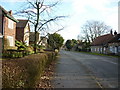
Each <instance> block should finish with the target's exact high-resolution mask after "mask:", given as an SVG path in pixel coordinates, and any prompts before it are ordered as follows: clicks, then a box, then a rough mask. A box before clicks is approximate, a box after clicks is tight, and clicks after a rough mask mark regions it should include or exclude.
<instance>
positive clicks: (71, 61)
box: [52, 50, 118, 88]
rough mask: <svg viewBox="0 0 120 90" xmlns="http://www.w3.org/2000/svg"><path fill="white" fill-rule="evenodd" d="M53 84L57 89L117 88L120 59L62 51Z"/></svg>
mask: <svg viewBox="0 0 120 90" xmlns="http://www.w3.org/2000/svg"><path fill="white" fill-rule="evenodd" d="M52 83H53V85H54V87H55V88H117V87H118V58H115V57H110V56H99V55H90V54H86V53H80V52H72V51H63V50H62V51H61V52H60V57H59V58H58V62H57V64H56V69H55V76H54V79H53V80H52Z"/></svg>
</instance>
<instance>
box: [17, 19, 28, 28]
mask: <svg viewBox="0 0 120 90" xmlns="http://www.w3.org/2000/svg"><path fill="white" fill-rule="evenodd" d="M18 21H19V22H18V23H17V25H16V27H17V28H25V27H26V25H27V23H28V20H22V19H18Z"/></svg>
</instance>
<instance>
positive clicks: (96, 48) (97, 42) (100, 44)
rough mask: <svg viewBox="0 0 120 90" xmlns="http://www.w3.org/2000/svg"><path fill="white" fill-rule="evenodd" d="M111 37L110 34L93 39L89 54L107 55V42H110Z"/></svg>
mask: <svg viewBox="0 0 120 90" xmlns="http://www.w3.org/2000/svg"><path fill="white" fill-rule="evenodd" d="M113 37H114V35H113V34H112V33H110V34H106V35H102V36H99V37H97V38H96V39H94V41H93V42H92V43H91V52H96V53H104V54H107V53H108V52H109V48H108V42H109V41H110V40H112V39H113Z"/></svg>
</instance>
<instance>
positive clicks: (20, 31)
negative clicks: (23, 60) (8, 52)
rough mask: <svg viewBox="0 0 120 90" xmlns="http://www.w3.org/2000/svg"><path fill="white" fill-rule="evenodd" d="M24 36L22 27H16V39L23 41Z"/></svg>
mask: <svg viewBox="0 0 120 90" xmlns="http://www.w3.org/2000/svg"><path fill="white" fill-rule="evenodd" d="M23 37H24V28H16V39H17V40H18V41H23Z"/></svg>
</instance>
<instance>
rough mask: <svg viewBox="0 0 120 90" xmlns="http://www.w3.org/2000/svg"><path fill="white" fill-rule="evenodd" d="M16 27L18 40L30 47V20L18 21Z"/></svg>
mask: <svg viewBox="0 0 120 90" xmlns="http://www.w3.org/2000/svg"><path fill="white" fill-rule="evenodd" d="M18 21H19V22H18V23H17V26H16V40H18V41H22V42H24V43H25V44H26V45H27V46H29V36H30V25H29V23H28V20H20V19H18Z"/></svg>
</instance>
